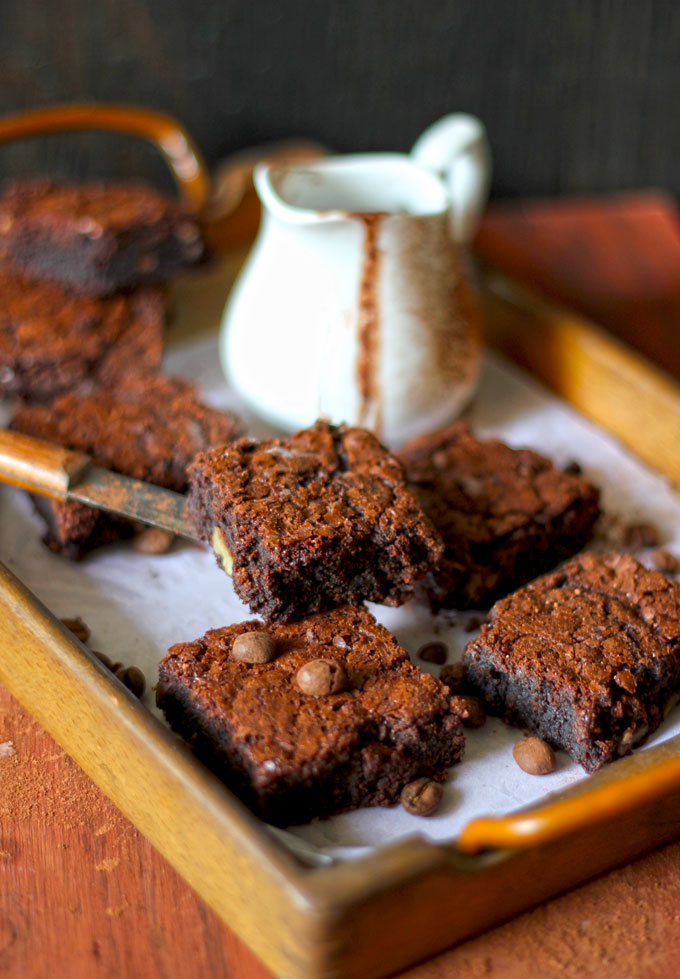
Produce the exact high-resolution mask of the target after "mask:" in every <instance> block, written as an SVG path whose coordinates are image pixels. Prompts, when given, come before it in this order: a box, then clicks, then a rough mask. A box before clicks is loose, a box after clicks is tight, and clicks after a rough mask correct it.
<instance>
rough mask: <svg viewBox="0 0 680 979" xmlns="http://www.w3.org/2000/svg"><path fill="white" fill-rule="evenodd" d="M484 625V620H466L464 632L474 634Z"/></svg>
mask: <svg viewBox="0 0 680 979" xmlns="http://www.w3.org/2000/svg"><path fill="white" fill-rule="evenodd" d="M483 625H484V619H466V620H465V622H464V623H463V632H474V631H475V630H476V629H481V628H482V626H483Z"/></svg>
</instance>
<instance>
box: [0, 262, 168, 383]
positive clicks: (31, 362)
mask: <svg viewBox="0 0 680 979" xmlns="http://www.w3.org/2000/svg"><path fill="white" fill-rule="evenodd" d="M0 294H2V308H1V309H0V397H2V396H3V395H6V396H8V397H21V398H26V399H28V400H30V401H48V400H49V399H50V398H53V397H55V396H56V395H58V394H61V393H63V392H65V391H69V390H73V389H74V388H76V387H78V386H80V385H82V384H84V383H89V382H93V383H96V384H111V383H112V382H114V381H115V380H116V379H117V378H118V377H120V376H121V375H122V374H124V373H126V372H129V371H130V370H131V369H134V370H137V371H144V370H148V371H155V370H157V369H158V367H159V366H160V362H161V355H162V337H163V325H164V320H165V299H164V296H163V293H162V291H161V290H160V289H157V288H154V287H147V288H145V289H140V290H138V291H137V292H132V293H127V294H126V293H120V294H119V295H116V296H110V297H106V298H99V299H97V298H93V297H88V296H79V295H77V294H76V293H73V292H69V291H67V290H66V289H64V288H63V287H62V286H60V285H57V284H56V283H52V282H36V281H34V280H31V279H24V278H22V277H21V276H19V275H17V274H16V273H15V272H13V271H12V270H8V269H6V268H0Z"/></svg>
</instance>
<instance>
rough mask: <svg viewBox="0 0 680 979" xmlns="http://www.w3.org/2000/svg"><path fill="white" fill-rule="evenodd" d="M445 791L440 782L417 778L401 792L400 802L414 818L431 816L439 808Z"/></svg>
mask: <svg viewBox="0 0 680 979" xmlns="http://www.w3.org/2000/svg"><path fill="white" fill-rule="evenodd" d="M443 792H444V790H443V789H442V787H441V785H440V784H439V782H433V781H432V779H429V778H417V779H416V780H415V782H409V784H408V785H405V786H404V788H403V789H402V790H401V796H400V801H401V804H402V806H403V807H404V809H405V810H406V812H410V813H411V815H412V816H431V815H432V814H433V813H434V812H436V810H437V809H438V808H439V803H440V802H441V801H442V795H443Z"/></svg>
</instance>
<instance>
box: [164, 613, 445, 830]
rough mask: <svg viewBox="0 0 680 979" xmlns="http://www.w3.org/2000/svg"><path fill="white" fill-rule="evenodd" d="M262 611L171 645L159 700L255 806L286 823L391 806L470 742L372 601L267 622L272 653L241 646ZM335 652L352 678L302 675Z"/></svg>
mask: <svg viewBox="0 0 680 979" xmlns="http://www.w3.org/2000/svg"><path fill="white" fill-rule="evenodd" d="M262 629H263V625H262V623H261V622H259V621H256V620H253V621H249V622H243V623H240V624H239V625H233V626H228V627H226V628H223V629H214V630H212V631H210V632H208V633H206V635H205V636H203V637H202V638H201V639H198V640H196V641H195V642H189V643H179V644H178V645H176V646H173V647H172V648H171V649H170V651H169V653H168V655H167V656H166V657H165V658H164V659H163V660H162V661H161V663H160V668H159V674H160V679H159V684H158V689H157V695H156V696H157V701H158V705H159V706H160V707H161V708H162V710H163V711H164V713H165V716H166V718H167V720H168V722H169V723H170V725H171V726H172V728H173V729H174V730H175V731H177V732H178V733H179V734H181V735H182V736H183V737H184V738H186V739H187V740H189V741H190V742H191V744H192V746H193V748H194V751H195V752H196V753H197V755H198V756H199V757H200V758H202V759H203V760H204V761H205V762H206V763H207V764H208V765H209V767H211V768H212V769H213V770H214V771H215V772H216V774H218V775H219V777H220V778H222V779H223V780H224V781H225V782H226V784H227V785H228V786H229V787H230V788H231V789H232V790H233V791H234V792H235V793H236V794H237V795H238V796H239V797H240V798H241V799H242V800H243V801H244V802H245V803H246V805H248V806H249V807H250V808H251V809H252V810H253V811H254V812H255V813H257V814H258V815H260V816H261V817H262V818H263V819H265V820H267V821H268V822H271V823H274V824H275V825H279V826H286V825H291V824H299V823H304V822H308V821H309V820H310V819H313V818H314V817H316V816H329V815H332V814H334V813H339V812H344V811H346V810H349V809H356V808H358V807H360V806H378V805H379V806H387V805H392V804H393V803H395V802H396V801H398V798H399V793H400V792H401V789H402V788H403V786H404V785H405V784H406V783H408V782H410V781H412V780H413V779H415V778H419V777H421V776H427V777H428V778H432V779H435V780H437V781H443V780H445V778H446V776H447V772H448V768H449V766H451V765H453V764H454V763H455V762H457V761H459V760H460V758H461V756H462V753H463V748H464V737H463V733H462V730H461V724H460V719H459V717H458V714H457V713H456V711H455V708H454V706H453V705H452V702H451V699H450V697H449V691H448V688H447V687H445V686H444V685H443V684H442V683H441V682H440V681H439V680H437V679H436V678H435V677H432V676H430V675H428V674H426V673H423V672H422V671H421V670H420V669H418V667H417V666H415V665H413V664H412V663H411V661H410V660H409V658H408V654H407V653H406V652H405V651H404V650H403V649H401V647H400V646H398V645H397V643H396V641H395V639H394V637H393V636H392V635H391V634H390V633H389V632H388V631H387V630H386V629H384V628H383V627H382V626H380V625H378V624H377V623H376V621H375V619H374V618H373V617H372V616H371V615H370V613H369V612H368V611H367V610H365V609H354V608H342V609H335V610H334V611H332V612H329V613H325V614H317V615H314V616H310V617H309V618H307V619H305V620H302V621H299V622H296V623H290V624H287V625H283V624H277V625H275V626H269V627H267V632H268V634H269V636H270V637H272V638H273V640H274V643H275V651H276V656H275V659H273V660H272V661H271V662H268V663H263V664H248V663H243V662H239V661H238V660H236V659H235V658H234V657H233V656H232V655H231V652H232V647H233V644H234V640H235V639H236V638H237V637H238V636H241V635H243V634H244V633H246V632H253V631H259V630H262ZM319 658H323V659H325V660H332V661H336V662H337V663H339V664H341V665H342V668H343V669H344V670H345V671H346V673H347V675H348V676H349V686H348V687H347V688H346V689H344V690H342V691H340V692H337V693H332V694H330V695H327V696H312V695H309V694H305V693H302V692H301V690H300V689H299V687H298V686H297V684H296V682H295V677H296V674H297V672H298V670H299V669H300V668H301V667H302V666H303V665H304V664H306V663H309V662H311V661H313V660H317V659H319Z"/></svg>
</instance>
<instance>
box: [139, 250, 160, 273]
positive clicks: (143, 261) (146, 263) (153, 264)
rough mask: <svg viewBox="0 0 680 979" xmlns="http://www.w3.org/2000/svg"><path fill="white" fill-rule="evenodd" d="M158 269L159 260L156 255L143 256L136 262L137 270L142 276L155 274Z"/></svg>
mask: <svg viewBox="0 0 680 979" xmlns="http://www.w3.org/2000/svg"><path fill="white" fill-rule="evenodd" d="M157 268H158V259H157V258H156V256H155V255H141V256H140V257H139V258H138V259H137V261H136V262H135V270H136V271H137V272H140V273H141V274H142V275H148V274H149V273H151V272H155V271H156V269H157Z"/></svg>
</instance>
